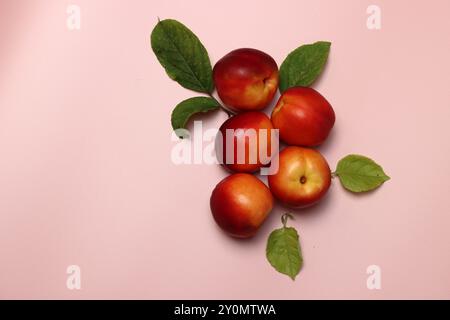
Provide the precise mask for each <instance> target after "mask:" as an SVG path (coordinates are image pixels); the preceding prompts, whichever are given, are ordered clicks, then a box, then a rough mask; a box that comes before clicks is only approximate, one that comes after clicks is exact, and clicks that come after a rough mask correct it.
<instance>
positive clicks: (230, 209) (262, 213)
mask: <svg viewBox="0 0 450 320" xmlns="http://www.w3.org/2000/svg"><path fill="white" fill-rule="evenodd" d="M210 206H211V212H212V214H213V217H214V220H215V221H216V223H217V224H218V225H219V227H220V228H222V229H223V230H224V231H225V232H226V233H228V234H229V235H231V236H233V237H238V238H249V237H252V236H253V235H255V234H256V232H257V231H258V229H259V227H260V226H261V225H262V223H263V222H264V220H265V219H266V217H267V216H268V214H269V213H270V212H271V211H272V207H273V197H272V194H271V193H270V190H269V188H268V187H267V186H266V185H265V184H264V183H263V182H262V181H261V180H259V179H258V178H256V177H255V176H253V175H250V174H247V173H237V174H233V175H231V176H228V177H227V178H225V179H224V180H222V181H221V182H220V183H219V184H218V185H217V186H216V188H215V189H214V191H213V192H212V195H211V199H210Z"/></svg>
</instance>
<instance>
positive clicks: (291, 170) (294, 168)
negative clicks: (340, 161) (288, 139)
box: [268, 146, 331, 208]
mask: <svg viewBox="0 0 450 320" xmlns="http://www.w3.org/2000/svg"><path fill="white" fill-rule="evenodd" d="M268 180H269V187H270V190H271V191H272V194H273V195H274V196H275V198H277V199H279V200H280V201H281V202H282V203H284V204H285V205H287V206H289V207H292V208H303V207H308V206H311V205H313V204H315V203H316V202H318V201H319V200H320V199H322V197H323V196H324V195H325V194H326V193H327V191H328V189H329V188H330V185H331V171H330V167H329V166H328V163H327V161H326V160H325V158H324V157H323V156H322V155H321V154H320V153H319V152H318V151H316V150H313V149H307V148H301V147H296V146H290V147H287V148H285V149H284V150H283V151H281V152H280V154H279V169H278V173H277V174H275V175H271V176H268Z"/></svg>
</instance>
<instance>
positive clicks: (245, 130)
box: [216, 111, 273, 172]
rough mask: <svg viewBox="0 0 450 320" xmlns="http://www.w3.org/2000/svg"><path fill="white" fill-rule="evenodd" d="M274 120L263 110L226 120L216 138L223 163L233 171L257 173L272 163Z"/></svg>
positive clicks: (217, 149) (218, 152) (241, 114)
mask: <svg viewBox="0 0 450 320" xmlns="http://www.w3.org/2000/svg"><path fill="white" fill-rule="evenodd" d="M272 130H273V126H272V122H271V121H270V119H269V117H267V116H266V115H265V114H264V113H262V112H260V111H252V112H244V113H240V114H237V115H235V116H233V117H231V118H229V119H228V120H227V121H225V122H224V123H223V124H222V126H221V127H220V129H219V132H220V134H218V135H217V140H216V154H217V158H218V160H219V162H220V163H222V164H223V165H224V166H225V167H227V168H228V169H229V170H231V171H235V172H255V171H256V170H258V169H259V168H261V167H262V166H263V165H266V164H268V163H269V162H270V158H271V155H272V150H271V148H272V142H271V140H272Z"/></svg>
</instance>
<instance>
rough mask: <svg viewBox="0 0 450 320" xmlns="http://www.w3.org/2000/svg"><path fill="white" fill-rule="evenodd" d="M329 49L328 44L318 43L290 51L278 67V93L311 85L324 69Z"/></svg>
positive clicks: (329, 44)
mask: <svg viewBox="0 0 450 320" xmlns="http://www.w3.org/2000/svg"><path fill="white" fill-rule="evenodd" d="M330 47H331V43H330V42H324V41H320V42H316V43H314V44H307V45H303V46H301V47H299V48H297V49H295V50H294V51H292V52H291V53H290V54H289V55H288V56H287V58H286V59H285V60H284V62H283V63H282V64H281V67H280V91H281V92H283V91H285V90H286V89H289V88H291V87H296V86H301V87H309V86H310V85H312V84H313V82H314V81H315V80H316V79H317V78H318V77H319V75H320V74H321V73H322V70H323V68H324V67H325V63H326V62H327V59H328V54H329V53H330Z"/></svg>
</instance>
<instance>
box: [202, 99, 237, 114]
mask: <svg viewBox="0 0 450 320" xmlns="http://www.w3.org/2000/svg"><path fill="white" fill-rule="evenodd" d="M208 95H209V97H210V98H211V99H214V101H216V102H217V104H218V105H219V106H220V108H221V109H222V110H223V111H224V112H225V113H226V114H227V115H228V118H231V117H232V116H234V115H235V114H236V113H235V112H234V111H231V110H230V109H228V108H227V107H225V106H224V105H223V104H221V103H220V102H219V100H218V99H217V98H216V97H214V96H213V95H212V93H208Z"/></svg>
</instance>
